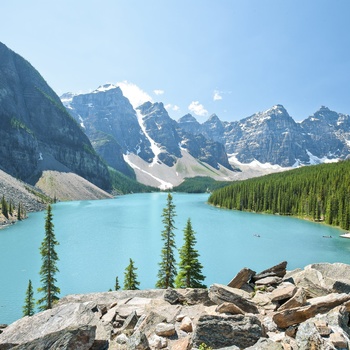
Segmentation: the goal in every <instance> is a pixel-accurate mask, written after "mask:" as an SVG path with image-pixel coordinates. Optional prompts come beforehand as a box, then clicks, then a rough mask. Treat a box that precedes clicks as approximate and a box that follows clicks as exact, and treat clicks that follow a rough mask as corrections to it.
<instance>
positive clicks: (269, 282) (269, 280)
mask: <svg viewBox="0 0 350 350" xmlns="http://www.w3.org/2000/svg"><path fill="white" fill-rule="evenodd" d="M281 282H282V278H281V277H278V276H267V277H264V278H261V279H259V280H257V281H255V284H256V285H257V286H276V285H277V284H279V283H281Z"/></svg>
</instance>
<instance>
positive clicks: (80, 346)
mask: <svg viewBox="0 0 350 350" xmlns="http://www.w3.org/2000/svg"><path fill="white" fill-rule="evenodd" d="M95 331H96V327H95V326H83V327H81V328H67V329H64V330H61V331H58V332H54V333H49V334H47V335H45V336H43V337H42V338H38V339H35V340H32V341H31V342H28V343H24V344H21V345H18V346H15V347H14V348H12V349H14V350H49V349H50V350H90V349H91V347H92V345H93V343H94V340H95ZM106 343H107V344H106ZM105 345H107V346H108V342H107V341H106V342H105Z"/></svg>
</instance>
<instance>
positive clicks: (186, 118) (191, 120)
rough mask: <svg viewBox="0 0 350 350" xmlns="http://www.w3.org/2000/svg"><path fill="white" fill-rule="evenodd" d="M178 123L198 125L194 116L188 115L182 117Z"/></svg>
mask: <svg viewBox="0 0 350 350" xmlns="http://www.w3.org/2000/svg"><path fill="white" fill-rule="evenodd" d="M177 122H178V123H196V122H197V119H196V118H195V117H194V116H193V115H192V114H190V113H188V114H186V115H184V116H183V117H181V118H180V119H179V120H178V121H177ZM197 123H198V122H197Z"/></svg>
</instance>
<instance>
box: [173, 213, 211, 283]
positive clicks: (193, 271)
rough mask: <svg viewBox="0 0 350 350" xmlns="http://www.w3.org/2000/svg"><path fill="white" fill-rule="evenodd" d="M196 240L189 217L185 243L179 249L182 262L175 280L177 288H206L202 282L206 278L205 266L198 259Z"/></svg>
mask: <svg viewBox="0 0 350 350" xmlns="http://www.w3.org/2000/svg"><path fill="white" fill-rule="evenodd" d="M196 242H197V241H196V237H195V232H194V231H193V228H192V224H191V219H188V220H187V224H186V227H185V229H184V245H183V246H182V248H181V249H180V251H179V253H180V262H179V272H178V274H177V276H176V280H175V285H176V288H206V286H205V285H204V284H203V283H202V282H203V281H204V279H205V276H203V275H202V268H203V266H202V264H201V263H200V262H199V261H198V257H199V254H198V251H197V250H196V249H194V246H195V244H196Z"/></svg>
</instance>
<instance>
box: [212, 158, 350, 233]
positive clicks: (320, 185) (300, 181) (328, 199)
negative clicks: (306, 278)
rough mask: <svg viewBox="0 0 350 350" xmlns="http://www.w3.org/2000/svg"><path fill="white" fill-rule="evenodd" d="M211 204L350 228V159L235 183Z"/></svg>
mask: <svg viewBox="0 0 350 350" xmlns="http://www.w3.org/2000/svg"><path fill="white" fill-rule="evenodd" d="M208 201H209V203H210V204H212V205H215V206H219V207H223V208H227V209H234V210H242V211H252V212H262V213H271V214H280V215H293V216H296V217H301V218H305V219H309V220H313V221H316V222H324V223H326V224H329V225H334V226H339V227H341V228H343V229H345V230H348V229H349V228H350V161H349V160H346V161H341V162H339V163H332V164H320V165H314V166H306V167H302V168H298V169H294V170H290V171H285V172H282V173H275V174H270V175H266V176H262V177H259V178H253V179H249V180H245V181H240V182H235V183H233V184H231V185H230V186H227V187H224V188H222V189H219V190H216V191H214V192H213V193H212V194H211V196H210V197H209V200H208Z"/></svg>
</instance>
